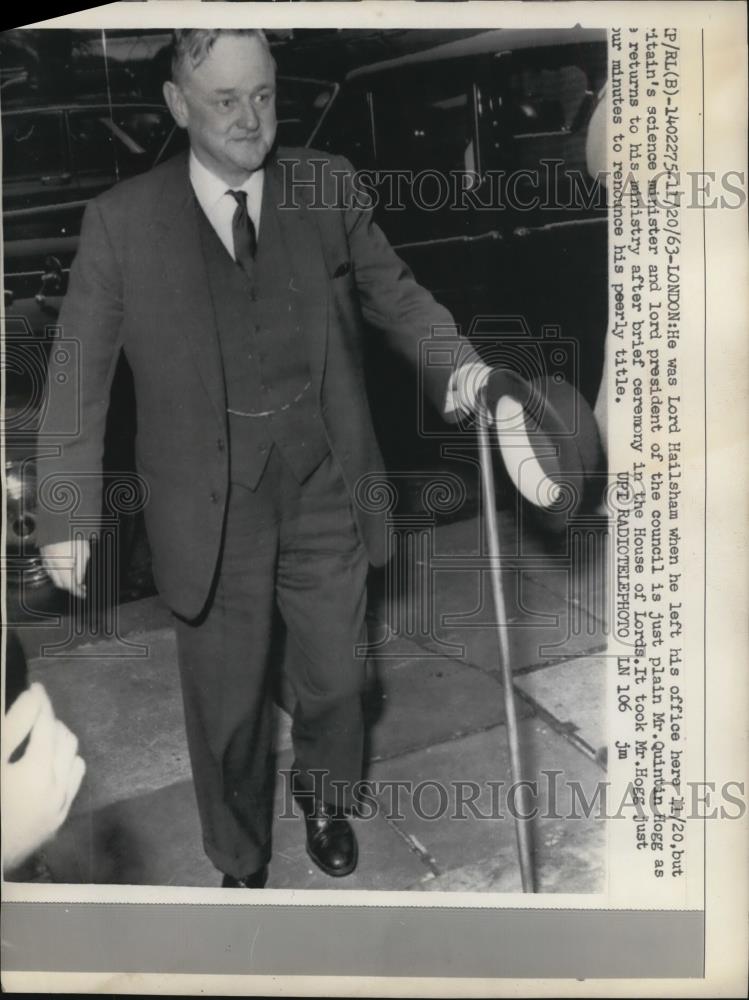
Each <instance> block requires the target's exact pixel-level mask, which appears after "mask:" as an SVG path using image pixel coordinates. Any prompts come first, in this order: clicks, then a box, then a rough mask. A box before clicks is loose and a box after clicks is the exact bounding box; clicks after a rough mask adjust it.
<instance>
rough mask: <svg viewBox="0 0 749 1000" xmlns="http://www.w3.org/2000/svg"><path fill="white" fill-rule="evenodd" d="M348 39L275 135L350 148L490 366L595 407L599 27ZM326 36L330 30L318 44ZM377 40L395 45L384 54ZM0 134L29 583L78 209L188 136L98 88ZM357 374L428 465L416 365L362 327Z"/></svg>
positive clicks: (13, 119) (408, 256)
mask: <svg viewBox="0 0 749 1000" xmlns="http://www.w3.org/2000/svg"><path fill="white" fill-rule="evenodd" d="M345 34H346V38H345V42H346V45H347V46H348V47H347V49H346V51H345V52H344V54H343V56H342V57H341V58H339V59H338V60H337V63H336V65H337V67H338V69H337V72H339V73H340V79H339V80H338V82H336V83H330V82H327V81H317V80H312V79H306V78H304V79H300V78H294V77H292V76H290V75H289V76H286V75H284V76H282V77H281V78H280V79H279V98H280V99H282V100H283V102H284V103H282V104H281V105H280V107H279V118H280V128H279V138H280V140H281V141H282V142H284V143H286V144H296V145H301V144H307V145H309V146H311V147H313V148H315V149H320V150H323V151H331V152H335V153H341V154H344V155H346V156H347V157H348V158H349V159H350V161H351V162H352V163H353V165H354V167H355V169H356V170H357V171H358V172H359V173H358V175H357V176H360V177H361V182H362V185H363V187H364V188H365V189H366V193H367V194H368V196H371V197H372V198H373V200H374V205H375V215H376V218H377V220H378V222H379V223H380V225H381V226H382V227H383V229H384V231H385V232H386V234H387V236H388V237H389V239H390V241H391V242H392V243H393V245H394V246H395V247H396V249H397V251H398V253H399V254H400V255H401V256H402V257H403V259H404V260H405V261H406V262H407V263H408V264H409V266H410V267H411V268H412V270H413V271H414V273H415V275H416V277H417V279H418V280H419V281H420V282H421V283H422V284H424V285H425V286H426V287H427V288H429V289H430V290H431V291H432V292H433V293H434V295H435V296H436V297H437V298H438V299H439V300H440V301H441V302H442V303H443V304H444V305H445V306H447V307H448V308H449V309H450V310H451V312H452V314H453V316H454V317H455V319H456V321H457V322H458V323H459V324H460V326H461V327H462V329H463V331H464V332H465V333H466V334H467V335H468V336H469V337H470V338H471V340H472V341H473V343H474V344H475V345H476V347H477V348H478V349H479V351H481V352H482V354H484V356H485V357H486V358H487V360H489V361H492V362H499V363H508V364H511V365H514V366H516V367H518V368H519V369H520V370H521V373H525V374H531V375H533V374H540V375H550V376H551V377H554V378H559V379H562V378H564V379H565V380H567V381H568V382H570V383H572V384H573V385H575V386H577V388H578V389H579V390H580V392H581V393H582V395H583V397H585V398H586V399H587V400H588V401H589V402H591V403H592V402H593V400H594V398H595V395H596V393H597V390H598V384H599V381H600V373H601V367H602V363H603V342H604V334H605V330H606V324H607V266H608V251H607V221H606V220H607V215H606V204H605V196H604V195H603V193H602V190H601V189H600V188H599V187H598V186H597V185H596V184H595V183H593V179H592V178H591V177H590V175H589V173H588V171H587V169H586V159H585V147H586V134H587V126H588V122H589V121H590V117H591V114H592V112H593V109H594V107H595V104H596V101H597V100H598V98H599V95H600V93H601V90H602V88H603V86H604V84H605V80H606V73H607V48H606V36H605V32H604V31H602V30H600V31H599V30H590V29H581V28H575V29H570V30H515V29H512V30H509V29H508V30H497V31H476V32H474V33H466V32H462V33H460V34H459V35H458V33H454V32H449V31H429V32H399V33H397V38H396V39H393V40H392V44H388V45H387V46H386V45H381V46H380V52H381V55H380V56H376V57H374V58H373V56H372V53H373V51H374V50H376V48H377V46H376V44H375V41H376V40H373V39H372V37H371V33H370V34H369V35H368V36H367V38H366V39H364V40H363V41H362V42H360V43H359V42H357V39H356V37H353V38H352V36H355V35H356V33H355V32H348V33H345ZM310 35H311V33H309V32H308V33H306V35H305V39H304V42H305V46H306V48H305V50H304V52H301V50H300V52H301V55H303V56H305V58H306V62H304V61H303V62H302V63H301V65H302V66H303V71H304V72H309V71H310V67H311V66H312V65H313V64H314V58H315V52H314V47H313V46H312V45H311V39H310V37H309V36H310ZM334 42H335V39H333V41H331V38H330V35H328V36H327V42H326V44H334ZM396 42H397V44H396ZM294 44H295V43H294V41H293V40H292V41H291V42H290V43H289V45H288V46H287V47H286V48H285V49H284V50H281V51H279V52H278V57H279V58H278V62H279V67H280V68H281V71H282V72H284V73H285V69H286V67H287V66H290V65H293V64H294V60H295V58H296V59H298V58H299V53H296V54H295V49H294ZM297 44H298V42H297ZM357 45H359V47H358V48H357ZM336 51H337V52H338V55H339V56H341V50H340V46H339V49H337V50H336ZM388 51H390V52H394V51H395V52H398V53H399V54H398V55H396V56H395V57H393V58H382V57H381V56H382V55H385V54H386V53H387V52H388ZM363 52H364V53H367V54H368V55H367V59H366V61H362V53H363ZM330 65H332V60H331V62H330V63H326V66H330ZM352 66H353V68H352ZM6 129H7V136H8V138H7V139H6V138H5V136H6ZM3 130H4V143H3V145H4V150H5V153H4V155H5V158H6V161H5V164H4V167H5V183H4V191H3V196H4V198H3V209H4V232H5V293H6V316H7V332H8V347H9V351H8V353H7V355H6V368H7V372H8V385H9V393H8V404H9V414H8V417H9V422H8V425H7V427H8V438H9V443H10V444H11V447H10V449H9V452H8V461H9V462H10V463H11V465H10V467H7V469H6V471H9V472H10V473H11V478H12V480H13V483H14V484H15V486H14V489H13V490H11V491H10V495H9V503H10V505H11V509H10V510H9V518H8V523H9V532H8V549H9V553H10V554H11V556H12V560H11V568H12V567H13V566H15V567H17V568H18V572H19V573H25V574H26V576H27V579H28V580H30V581H32V582H33V581H38V584H39V586H40V587H41V586H43V584H44V573H43V571H42V569H41V567H40V565H39V560H38V554H37V553H36V550H35V546H34V516H33V494H34V485H33V467H32V466H31V465H30V463H29V454H30V453H31V452H32V451H33V448H32V447H31V445H32V444H33V434H34V429H35V420H36V418H37V411H38V408H37V407H35V405H34V403H35V400H38V398H39V393H40V386H41V385H42V384H43V358H41V359H40V358H39V357H38V355H39V350H40V345H41V347H42V353H43V351H44V350H46V347H47V346H48V343H49V337H48V336H47V334H46V333H45V331H50V330H52V331H53V330H54V323H55V319H56V316H57V312H58V309H59V304H60V301H61V297H62V295H63V294H64V291H65V283H66V278H67V270H68V267H69V263H70V260H71V259H72V256H73V254H74V252H75V246H76V239H77V233H78V227H79V225H80V217H81V214H82V211H83V207H84V206H85V203H86V200H87V199H88V198H90V197H91V196H93V195H94V194H95V193H97V192H98V191H100V190H103V189H104V188H105V187H107V186H109V185H110V184H112V183H114V182H115V181H116V180H117V179H118V178H120V177H123V176H126V175H128V174H129V173H133V172H136V171H139V170H142V169H148V167H149V166H151V165H152V164H154V163H156V162H159V161H160V160H161V159H163V158H164V157H166V156H168V155H171V153H172V152H173V151H175V150H176V149H177V148H178V146H179V143H180V141H182V140H183V138H184V137H183V134H182V133H181V132H180V131H179V130H174V129H173V127H172V125H171V120H170V119H169V118H168V115H167V112H166V109H165V108H163V107H162V106H159V105H147V104H127V103H119V104H118V103H116V102H115V103H110V102H105V103H102V102H101V101H99V102H97V101H88V102H80V103H78V102H77V103H76V104H75V105H74V106H67V107H54V106H51V105H48V106H44V107H42V106H40V107H38V108H28V107H17V108H13V107H12V106H9V107H8V108H7V110H6V108H5V107H4V111H3ZM24 351H25V352H26V355H24ZM368 384H369V389H370V394H371V399H372V406H373V411H374V416H375V424H376V427H377V430H378V434H379V437H380V441H381V444H382V448H383V452H384V454H385V458H386V461H387V463H388V465H389V466H391V467H393V468H401V469H404V468H407V469H425V468H429V467H432V468H433V467H435V463H438V462H440V461H441V460H442V457H441V454H440V441H441V438H440V428H439V420H438V417H437V416H436V415H435V414H433V413H432V414H430V415H427V417H426V422H425V423H424V424H422V423H421V421H420V419H419V420H415V418H414V407H413V404H412V400H413V399H414V391H415V386H414V378H413V374H412V373H410V372H408V371H406V370H404V369H401V367H400V366H399V365H398V363H397V362H396V360H395V359H394V358H393V357H392V356H390V355H387V354H386V353H384V351H382V350H380V349H379V347H378V345H377V343H376V341H375V340H374V338H373V345H372V351H371V356H370V358H369V365H368ZM114 391H115V392H116V393H117V399H118V405H117V406H113V407H112V408H111V414H110V427H109V431H108V444H107V456H108V460H109V461H110V462H111V463H112V468H120V469H123V468H127V467H128V463H129V462H131V461H132V419H131V413H132V402H131V397H130V393H131V387H130V383H129V379H128V373H127V368H126V365H124V364H123V365H121V370H120V372H119V373H118V378H117V380H116V383H115V390H114ZM129 415H130V416H129ZM430 421H431V423H430ZM432 431H434V432H432ZM14 498H15V499H14ZM141 535H142V533H141V530H140V527H139V525H138V522H137V521H136V522H135V523H134V524H132V525H130V526H129V527H128V528H127V530H125V531H124V532H123V539H124V542H123V544H124V546H125V549H126V552H125V554H124V556H123V558H122V563H123V567H124V571H123V577H122V580H123V582H122V583H121V585H122V588H123V590H122V593H123V594H124V595H127V594H128V593H130V594H132V596H137V595H138V594H141V593H145V592H147V590H148V588H149V586H150V575H149V572H148V555H147V546H145V545H144V542H143V539H142V537H141ZM34 560H36V562H34ZM127 580H129V581H130V583H129V584H128V583H127V582H126V581H127ZM10 582H11V584H12V583H13V580H12V579H11V581H10Z"/></svg>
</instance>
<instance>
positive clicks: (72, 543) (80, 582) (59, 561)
mask: <svg viewBox="0 0 749 1000" xmlns="http://www.w3.org/2000/svg"><path fill="white" fill-rule="evenodd" d="M41 555H42V560H43V561H44V568H45V569H46V570H47V572H48V573H49V575H50V577H51V579H52V582H53V583H54V585H55V586H56V587H59V588H60V590H68V591H70V593H71V594H73V596H74V597H80V598H83V597H85V596H86V585H85V583H84V580H85V579H86V566H87V565H88V560H89V558H90V556H91V544H90V543H89V542H88V541H87V540H86V539H85V538H73V539H67V540H66V541H64V542H54V543H52V544H51V545H44V546H43V547H42V548H41Z"/></svg>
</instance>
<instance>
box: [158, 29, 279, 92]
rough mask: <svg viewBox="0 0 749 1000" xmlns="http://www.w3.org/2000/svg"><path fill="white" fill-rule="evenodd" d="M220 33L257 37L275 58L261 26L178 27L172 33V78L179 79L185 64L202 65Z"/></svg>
mask: <svg viewBox="0 0 749 1000" xmlns="http://www.w3.org/2000/svg"><path fill="white" fill-rule="evenodd" d="M220 35H246V36H247V37H248V38H257V40H258V41H259V42H260V43H261V45H262V46H263V48H264V49H265V51H266V52H267V53H268V55H269V56H271V59H272V58H273V56H272V54H271V50H270V45H269V44H268V39H267V38H266V37H265V32H264V31H261V29H260V28H184V29H177V30H175V31H174V33H173V35H172V80H174V81H176V80H177V78H178V76H179V74H180V72H181V70H182V69H183V67H184V66H185V64H187V65H188V66H189V67H190V69H196V68H197V67H198V66H200V64H201V63H202V62H203V60H204V59H205V58H206V56H207V55H208V53H209V52H210V51H211V49H212V48H213V46H214V45H215V43H216V39H217V38H219V36H220ZM274 63H275V60H274Z"/></svg>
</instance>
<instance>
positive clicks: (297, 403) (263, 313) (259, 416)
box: [198, 198, 329, 488]
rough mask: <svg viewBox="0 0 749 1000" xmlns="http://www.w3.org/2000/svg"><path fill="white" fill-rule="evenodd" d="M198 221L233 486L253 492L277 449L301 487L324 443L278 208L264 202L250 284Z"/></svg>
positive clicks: (200, 214)
mask: <svg viewBox="0 0 749 1000" xmlns="http://www.w3.org/2000/svg"><path fill="white" fill-rule="evenodd" d="M198 218H199V220H200V221H199V225H200V231H201V242H202V247H203V253H204V256H205V261H206V267H207V272H208V280H209V286H210V293H211V297H212V299H213V307H214V312H215V315H216V323H217V327H218V335H219V344H220V348H221V355H222V360H223V368H224V378H225V384H226V401H227V409H228V427H229V447H230V462H231V479H232V481H233V482H237V483H241V484H242V485H244V486H249V487H250V488H254V487H255V486H256V485H257V483H258V481H259V479H260V477H261V475H262V473H263V470H264V469H265V464H266V462H267V459H268V454H269V452H270V449H271V446H272V445H274V444H275V445H276V446H277V447H278V448H279V449H280V451H281V453H282V454H283V457H284V458H285V460H286V461H287V463H288V465H289V467H290V468H291V471H292V473H293V475H294V478H295V479H296V480H297V481H298V482H304V480H305V479H306V478H307V477H308V476H309V475H310V474H311V473H312V472H314V470H315V469H316V468H317V466H318V465H319V464H320V462H321V461H322V459H323V458H324V457H325V456H326V455H327V454H328V451H329V444H328V438H327V434H326V432H325V427H324V424H323V422H322V416H321V413H320V406H319V402H318V399H317V396H316V393H315V390H314V385H313V383H312V379H311V375H310V369H309V363H308V360H307V356H306V349H305V341H304V335H303V331H302V326H301V324H302V322H303V321H304V317H303V316H302V315H300V309H299V307H298V304H297V302H296V300H297V298H298V295H297V294H296V292H295V291H294V277H293V273H292V271H291V269H290V267H289V255H288V253H287V252H286V248H285V246H284V241H283V235H282V232H281V227H280V224H279V220H278V216H277V209H276V207H275V206H274V205H273V204H272V202H270V201H269V199H267V198H266V199H264V202H263V210H262V228H261V231H260V238H259V240H258V246H257V253H256V255H255V261H254V267H253V273H252V276H251V277H249V276H248V275H247V274H246V273H245V271H243V270H242V268H241V267H240V266H239V265H238V264H237V263H236V262H235V261H234V260H233V258H232V257H231V255H230V254H229V253H227V250H226V247H225V246H224V245H223V243H222V242H221V240H220V239H219V237H218V235H217V234H216V232H215V230H214V229H213V226H211V224H210V222H209V221H208V219H207V218H206V216H205V214H204V213H203V211H202V210H201V209H200V207H199V206H198Z"/></svg>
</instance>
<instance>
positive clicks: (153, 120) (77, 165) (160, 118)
mask: <svg viewBox="0 0 749 1000" xmlns="http://www.w3.org/2000/svg"><path fill="white" fill-rule="evenodd" d="M172 124H173V123H172V119H171V116H170V114H169V112H168V111H167V110H166V108H165V109H164V110H163V111H162V110H161V109H159V108H153V109H151V108H127V107H125V108H118V107H114V108H111V109H110V108H106V107H103V108H94V109H91V110H83V111H70V112H69V113H68V129H69V133H70V147H71V152H72V158H73V167H74V170H75V174H76V180H77V183H78V185H79V187H80V188H81V191H82V192H83V194H84V195H91V194H94V193H95V192H96V191H97V190H104V189H105V188H107V187H110V186H111V185H112V184H114V183H115V182H116V181H118V180H123V179H124V178H126V177H131V176H132V175H133V174H138V173H141V172H142V171H144V170H148V169H149V168H150V167H151V166H153V163H154V161H155V159H156V156H157V153H158V152H159V150H160V149H161V147H162V146H163V144H164V142H165V141H166V138H167V136H168V135H169V133H170V131H171V129H172Z"/></svg>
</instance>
